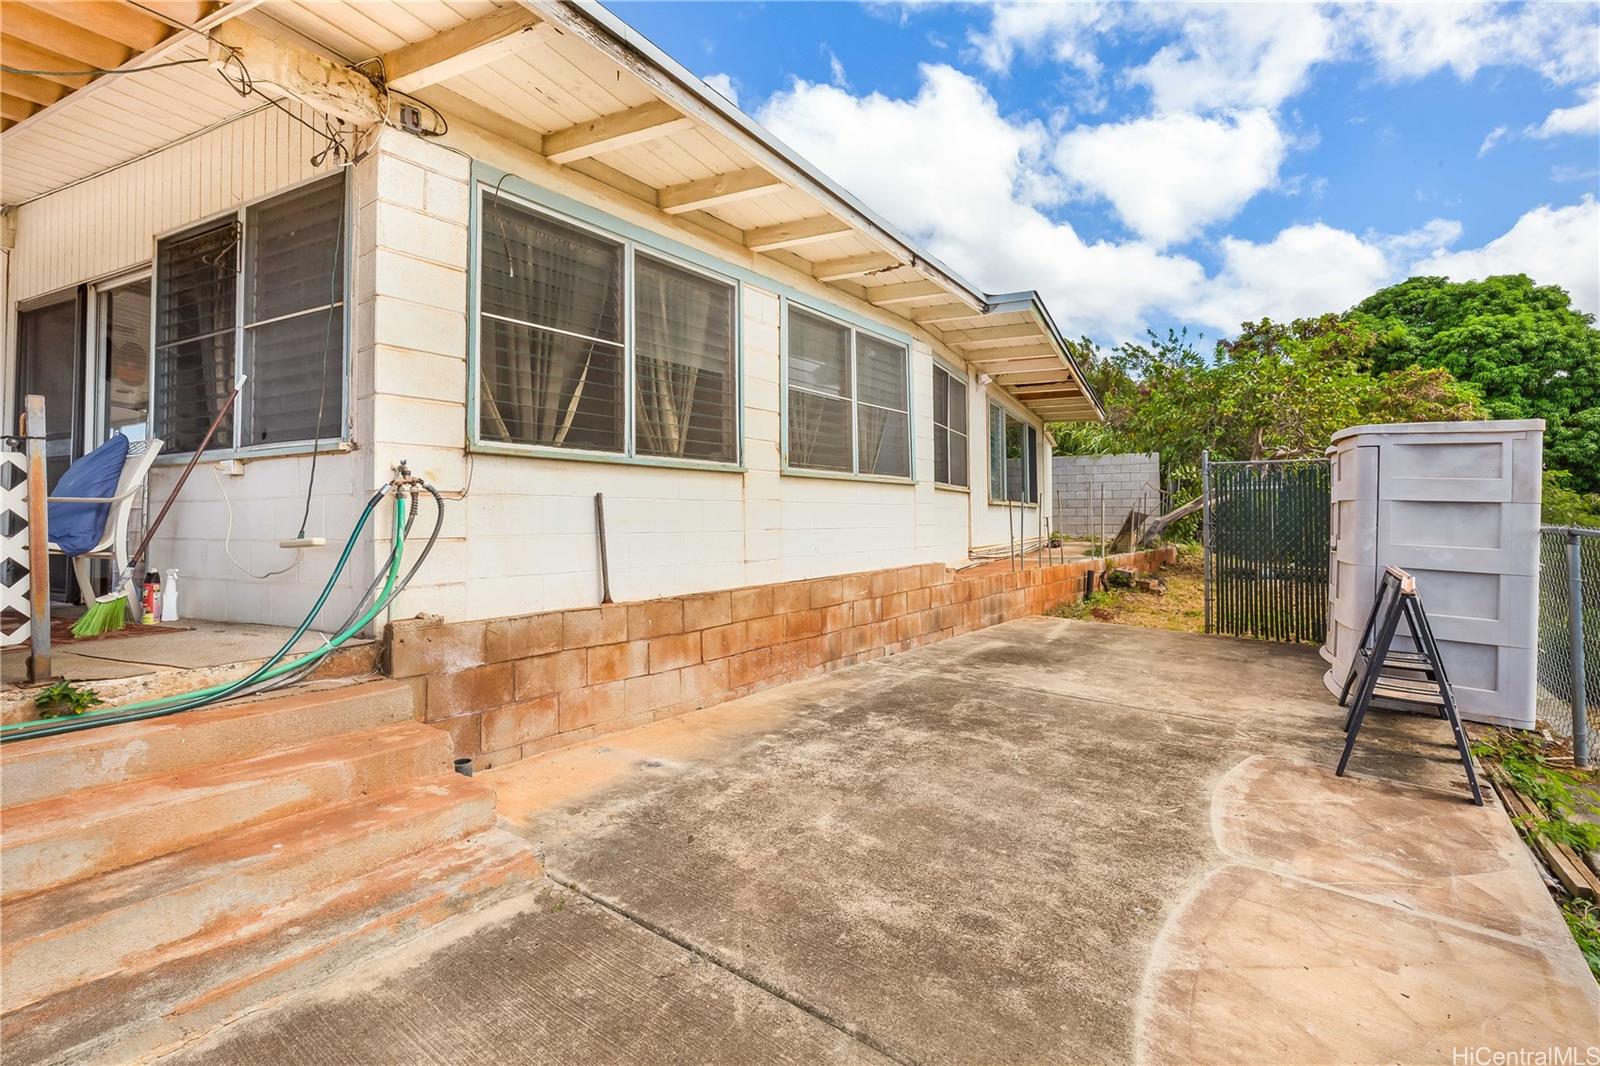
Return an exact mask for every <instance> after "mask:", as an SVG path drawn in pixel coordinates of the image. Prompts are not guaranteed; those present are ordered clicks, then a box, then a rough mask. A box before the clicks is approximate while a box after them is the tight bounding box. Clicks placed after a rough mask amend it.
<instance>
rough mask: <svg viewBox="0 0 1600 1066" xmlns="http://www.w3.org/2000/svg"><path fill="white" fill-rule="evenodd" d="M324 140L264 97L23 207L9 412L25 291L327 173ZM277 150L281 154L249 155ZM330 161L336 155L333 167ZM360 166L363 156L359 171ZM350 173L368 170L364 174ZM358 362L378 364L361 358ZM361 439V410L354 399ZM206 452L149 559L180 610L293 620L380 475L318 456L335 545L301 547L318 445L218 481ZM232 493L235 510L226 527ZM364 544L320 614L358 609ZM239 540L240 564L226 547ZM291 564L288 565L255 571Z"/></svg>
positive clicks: (77, 277)
mask: <svg viewBox="0 0 1600 1066" xmlns="http://www.w3.org/2000/svg"><path fill="white" fill-rule="evenodd" d="M317 148H318V145H317V143H316V140H315V138H314V137H313V136H311V135H310V133H309V132H308V131H306V130H305V128H304V127H302V126H300V125H299V124H298V123H296V122H294V121H293V120H292V119H291V118H290V117H288V116H286V115H284V114H283V113H281V112H279V111H277V110H275V109H272V108H267V109H265V110H262V111H258V112H255V113H253V114H251V115H248V116H246V117H244V118H241V119H239V120H238V121H236V122H232V123H229V124H227V125H226V126H222V127H218V128H217V129H214V130H211V131H208V132H207V133H204V134H201V135H200V136H197V137H194V138H191V139H189V140H187V141H184V142H182V143H180V144H177V145H174V146H173V147H171V148H169V149H167V150H166V151H163V152H158V153H155V154H153V155H150V156H145V157H143V158H140V159H137V160H134V161H133V162H131V163H128V164H127V165H126V166H122V167H118V168H117V169H115V170H112V171H109V172H107V173H105V174H101V175H99V176H97V177H94V178H90V179H88V180H86V181H83V182H79V183H78V184H76V185H72V186H69V187H67V188H66V189H63V190H61V191H60V192H58V193H54V194H52V195H50V196H46V197H42V198H40V199H38V200H35V201H32V202H30V203H27V204H23V205H21V206H20V207H19V208H17V210H16V215H15V217H16V227H17V230H16V247H15V249H14V251H13V252H12V253H10V255H9V256H8V259H9V263H8V270H7V279H8V282H9V291H8V292H7V293H6V294H5V299H4V302H3V309H4V315H5V323H6V328H5V331H4V332H5V338H4V344H5V351H6V368H5V373H4V381H5V392H6V400H7V402H6V404H5V405H4V406H5V407H6V408H7V410H6V416H7V417H8V418H9V417H11V415H12V413H13V411H14V405H15V403H16V402H17V400H16V399H15V398H14V397H12V396H11V395H10V393H11V391H12V389H11V386H12V385H13V384H14V382H15V380H16V376H15V363H14V360H15V336H14V330H13V329H12V328H11V326H12V324H13V323H14V322H15V321H16V302H17V301H21V300H27V299H31V298H33V297H36V296H43V295H47V294H49V293H52V292H57V291H60V290H62V289H64V288H68V287H72V286H77V285H81V284H85V283H89V282H93V281H95V280H97V279H99V278H102V277H106V276H108V275H115V274H120V273H124V272H127V271H131V270H135V269H138V268H140V267H146V266H148V265H149V264H150V262H151V260H152V258H153V256H154V253H155V244H156V238H157V237H158V236H160V235H162V234H165V233H168V232H170V231H173V230H176V229H180V228H182V227H184V226H188V225H190V224H193V223H197V222H200V221H203V220H205V219H208V218H211V217H214V216H216V215H218V214H219V213H221V212H224V211H229V210H235V209H237V208H238V206H239V205H240V204H241V203H244V202H247V201H251V200H255V199H258V198H260V197H263V196H267V195H270V194H272V193H274V192H276V191H278V190H280V189H283V188H286V187H288V186H290V185H293V184H297V183H299V182H301V181H304V180H306V179H307V178H310V177H312V176H314V175H315V174H317V173H318V172H319V171H318V168H316V167H314V166H312V164H311V162H310V159H311V156H312V155H313V154H314V153H315V152H316V150H317ZM264 159H271V160H272V161H273V164H272V165H271V166H260V165H252V161H259V160H264ZM331 168H332V164H331V163H328V164H325V165H324V166H323V167H322V168H321V171H322V172H327V171H328V170H330V169H331ZM360 170H361V167H355V168H352V171H354V172H358V171H360ZM347 180H350V181H354V182H359V180H360V179H359V176H358V175H357V174H355V173H351V174H348V175H347ZM352 363H353V365H352V373H353V374H355V375H356V376H360V375H362V374H366V375H367V376H368V377H369V378H370V376H371V370H370V368H363V367H361V366H360V365H359V361H358V360H357V359H354V358H353V360H352ZM352 414H353V416H354V418H355V420H356V422H357V425H358V429H357V437H358V439H359V433H360V430H359V421H360V412H359V411H357V410H356V409H355V408H354V407H352ZM180 469H181V467H178V466H174V465H171V464H163V465H158V466H157V467H156V468H155V469H154V471H153V472H152V474H151V477H150V500H151V513H152V514H153V513H154V512H155V511H156V510H158V509H159V508H160V506H161V503H162V501H164V500H165V499H166V497H167V495H168V494H169V493H170V492H171V491H172V488H173V486H174V485H175V484H176V482H177V478H178V475H179V472H180ZM212 469H213V468H212V464H211V463H209V462H206V463H202V464H199V465H197V466H196V467H195V471H194V473H193V474H192V475H191V476H190V478H189V481H188V484H187V485H186V486H185V487H184V489H183V492H182V494H181V495H180V496H179V497H178V502H177V503H176V504H175V505H174V507H173V509H172V512H171V513H170V514H169V515H168V516H167V519H166V521H165V522H164V523H163V525H162V527H161V529H160V531H159V532H158V534H157V536H156V539H155V541H154V542H153V544H152V546H151V552H150V566H151V567H153V568H155V569H159V570H161V571H163V572H165V571H166V570H168V569H170V568H173V567H176V568H177V569H178V570H179V572H180V582H179V588H180V594H179V610H180V612H181V613H182V614H183V615H185V616H188V617H197V618H211V619H220V620H225V621H250V622H268V623H275V624H285V625H287V624H293V623H295V622H298V621H299V620H300V619H301V617H303V616H304V614H305V612H306V610H307V609H308V608H309V606H310V605H311V603H312V602H313V601H314V600H315V598H316V595H317V593H318V592H320V591H321V589H322V587H323V585H324V583H325V582H326V580H327V577H328V574H329V572H330V571H331V569H332V566H333V562H334V560H335V558H336V557H337V552H338V550H339V547H341V546H342V545H343V543H344V540H345V537H346V536H347V534H348V533H349V530H350V526H351V522H352V519H353V518H354V516H355V514H356V512H357V511H358V510H359V508H360V505H361V503H362V502H364V500H365V498H366V495H367V492H368V491H370V490H369V489H368V488H367V485H368V482H369V480H370V479H369V477H368V476H367V470H368V464H367V460H366V457H365V456H363V455H362V454H361V453H360V452H359V451H354V452H350V451H343V450H332V449H330V450H328V451H325V452H324V454H322V455H321V456H320V457H319V458H318V462H317V469H316V482H315V486H314V490H313V492H312V496H311V509H310V513H309V517H308V518H307V522H306V533H307V535H309V536H321V537H326V538H327V539H328V541H329V546H328V547H326V548H314V549H307V550H305V551H303V552H301V553H299V554H298V556H297V555H296V553H295V552H293V551H288V550H284V549H281V548H279V547H278V541H280V540H282V539H286V538H290V537H293V536H295V534H296V533H297V532H299V528H300V517H301V514H302V513H303V512H304V510H305V500H306V488H307V482H308V478H309V476H310V457H309V456H308V455H298V456H280V457H272V458H258V459H251V460H248V461H247V462H245V463H244V467H243V470H244V472H243V473H242V474H241V475H237V476H233V475H225V476H224V477H223V478H222V481H223V484H222V485H221V486H220V487H219V485H218V483H217V479H216V477H215V475H214V474H213V472H212ZM223 493H226V497H227V500H228V501H229V503H230V504H231V506H232V509H233V532H232V534H231V536H230V535H229V534H228V528H227V511H226V509H225V507H224V505H223ZM370 550H371V549H370V542H364V543H363V544H362V546H361V547H360V548H359V550H358V552H357V556H356V566H355V567H354V568H352V570H351V572H349V573H348V574H347V576H346V578H345V579H344V580H343V581H341V582H340V584H339V586H338V587H337V588H336V589H335V591H334V594H333V595H332V597H331V598H330V600H329V603H328V607H327V608H326V610H325V611H324V613H323V616H322V621H323V622H324V623H326V624H331V623H333V622H337V621H338V620H340V619H341V618H343V617H344V616H345V615H346V614H347V613H348V612H349V610H350V607H351V605H352V603H353V601H354V597H355V595H356V593H357V592H358V591H359V590H360V589H361V588H362V587H364V586H365V584H366V579H365V578H364V577H362V576H361V575H362V573H364V572H365V568H367V567H368V566H369V565H370V564H369V562H368V560H369V559H370ZM230 552H231V554H232V556H233V559H235V560H237V563H235V562H234V561H233V560H230V559H229V557H228V556H229V553H230ZM286 565H287V566H289V569H288V570H287V572H285V573H283V574H279V575H275V576H273V577H270V578H266V579H257V578H253V577H250V576H248V575H247V574H246V572H245V571H246V570H249V571H253V572H254V573H256V574H264V573H266V572H268V571H270V570H277V569H280V568H283V567H285V566H286Z"/></svg>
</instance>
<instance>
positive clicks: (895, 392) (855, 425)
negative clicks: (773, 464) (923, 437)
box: [786, 306, 911, 477]
mask: <svg viewBox="0 0 1600 1066" xmlns="http://www.w3.org/2000/svg"><path fill="white" fill-rule="evenodd" d="M788 330H789V346H788V348H789V350H788V362H787V370H786V373H787V381H788V399H789V412H788V417H789V436H788V443H789V454H788V463H789V465H790V466H791V467H796V468H804V469H808V470H831V471H837V472H839V473H849V474H871V475H875V476H880V477H910V476H911V417H910V405H909V401H908V398H907V397H908V395H909V392H908V388H907V385H908V378H909V374H908V369H907V363H908V355H909V353H908V351H907V349H906V348H905V346H903V345H899V344H894V343H892V342H890V341H886V340H884V339H882V338H880V337H875V336H873V335H872V334H870V333H864V332H862V331H860V330H856V329H852V328H850V327H849V326H845V325H842V324H840V323H838V322H834V321H833V320H831V319H828V318H823V317H822V316H821V315H817V314H813V313H811V312H809V311H805V310H802V309H801V308H798V307H794V306H791V307H790V308H789V313H788Z"/></svg>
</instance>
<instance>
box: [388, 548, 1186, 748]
mask: <svg viewBox="0 0 1600 1066" xmlns="http://www.w3.org/2000/svg"><path fill="white" fill-rule="evenodd" d="M1172 553H1173V549H1171V548H1161V549H1156V550H1154V551H1146V552H1132V553H1128V554H1125V555H1117V556H1112V557H1111V558H1110V559H1108V560H1101V559H1080V560H1075V561H1073V562H1070V563H1066V564H1062V565H1059V566H1048V567H1042V568H1030V569H1024V570H1020V571H1012V570H1009V569H1005V568H1002V567H1001V566H995V567H986V568H982V569H981V570H980V571H977V572H969V573H965V574H963V573H960V572H957V571H952V570H950V569H948V568H946V567H945V565H944V564H943V563H924V564H921V565H918V566H905V567H898V568H894V569H886V570H878V571H875V572H872V573H861V574H845V575H842V576H838V577H819V578H811V579H808V580H803V581H785V582H779V583H775V584H767V585H756V586H748V587H744V588H736V589H729V590H724V591H720V592H707V593H699V594H695V595H689V596H674V597H666V598H662V599H656V600H647V601H644V602H639V603H617V604H608V605H605V606H601V607H589V608H581V609H577V610H569V611H550V612H545V613H542V614H532V615H521V616H517V617H512V618H497V619H493V620H488V621H470V622H447V621H443V620H440V619H437V618H431V619H429V618H423V619H413V620H409V621H404V622H395V623H393V624H391V625H390V626H389V627H388V629H387V631H386V633H385V640H386V643H387V653H386V659H387V667H388V672H389V673H390V674H391V675H392V676H394V677H399V678H411V679H413V683H414V684H415V685H417V686H418V688H419V693H418V705H419V706H420V707H422V708H423V717H424V719H425V720H426V721H428V722H430V723H432V724H433V725H435V726H438V727H439V728H440V729H444V730H446V731H448V732H449V733H450V735H451V737H452V738H453V739H454V741H455V752H456V754H457V755H458V756H474V757H475V758H476V759H477V764H478V766H479V767H480V768H482V767H486V766H496V765H501V764H504V763H508V762H514V761H516V760H518V759H521V758H525V757H527V756H529V755H534V754H537V753H539V752H542V751H545V750H548V749H550V748H553V747H559V746H561V745H564V744H571V743H576V742H578V741H582V740H588V739H591V738H593V737H596V736H600V735H602V734H605V733H609V732H613V731H615V730H618V729H625V728H627V727H629V726H633V725H639V724H641V723H643V722H648V721H652V720H654V719H656V718H663V717H666V716H668V715H672V714H677V713H681V712H683V711H687V710H692V709H694V708H697V707H707V706H710V705H712V704H715V703H721V702H723V701H725V700H729V699H734V698H737V697H739V696H743V695H747V694H749V693H751V692H755V691H757V690H759V689H763V688H768V687H771V686H773V685H780V684H784V683H787V682H790V681H796V680H799V679H800V678H803V677H807V676H810V675H814V674H819V673H823V672H825V671H828V670H833V669H837V668H839V667H843V666H850V665H852V664H855V663H858V662H863V661H865V660H868V659H873V658H877V657H879V656H882V655H887V654H893V653H895V652H899V651H905V650H908V649H910V648H913V647H917V646H919V645H922V644H929V643H933V642H934V641H938V640H943V639H945V638H946V637H952V636H955V635H957V634H960V633H968V632H971V631H973V630H975V629H982V628H984V627H986V626H991V625H997V624H998V623H1000V622H1006V621H1010V620H1011V619H1014V618H1020V617H1023V616H1025V615H1031V614H1039V613H1042V612H1044V611H1046V610H1049V609H1050V608H1052V607H1055V606H1058V605H1060V604H1062V603H1071V602H1076V601H1077V600H1078V599H1080V598H1081V597H1082V595H1083V592H1084V575H1085V574H1089V573H1097V574H1098V573H1103V572H1104V570H1105V568H1106V567H1107V565H1110V566H1124V567H1131V568H1133V569H1136V570H1142V571H1152V570H1154V569H1156V568H1158V567H1159V566H1161V565H1162V564H1163V563H1166V562H1170V561H1171V560H1172V558H1173V554H1172Z"/></svg>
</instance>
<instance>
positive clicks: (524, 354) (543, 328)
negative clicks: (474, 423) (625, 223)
mask: <svg viewBox="0 0 1600 1066" xmlns="http://www.w3.org/2000/svg"><path fill="white" fill-rule="evenodd" d="M483 207H484V225H483V227H482V238H481V239H482V242H483V255H482V264H483V265H482V270H481V272H480V284H481V287H482V288H481V301H482V312H483V313H482V321H481V329H482V333H481V335H480V340H479V363H480V375H481V387H480V393H479V398H480V414H479V432H480V434H481V436H482V437H483V438H484V439H485V440H495V441H503V442H508V443H518V444H539V445H545V446H548V447H556V448H585V449H590V450H595V451H610V452H621V451H622V450H623V447H624V443H625V442H624V439H623V436H624V434H623V416H624V408H625V395H626V394H625V393H624V391H623V389H624V385H623V381H624V377H623V376H624V373H625V368H624V361H623V360H624V351H623V325H622V306H623V305H622V286H623V260H624V249H623V246H622V245H621V244H620V243H618V242H616V241H611V240H607V239H606V238H604V237H600V236H598V235H596V234H593V233H590V232H589V231H587V230H583V229H579V228H578V227H576V226H570V225H567V224H566V223H564V222H560V221H557V220H555V219H553V218H549V217H547V216H545V215H542V214H539V213H537V212H534V211H530V210H528V209H527V208H524V207H522V206H520V205H517V204H514V203H511V202H509V201H507V200H503V199H501V198H499V197H492V196H491V197H487V198H486V199H485V201H484V205H483Z"/></svg>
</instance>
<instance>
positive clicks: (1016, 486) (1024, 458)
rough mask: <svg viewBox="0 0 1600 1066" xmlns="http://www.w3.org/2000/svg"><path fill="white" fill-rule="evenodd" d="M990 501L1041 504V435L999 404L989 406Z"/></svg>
mask: <svg viewBox="0 0 1600 1066" xmlns="http://www.w3.org/2000/svg"><path fill="white" fill-rule="evenodd" d="M989 498H990V499H991V500H994V501H996V502H1008V503H1038V502H1039V434H1038V431H1037V430H1035V429H1034V428H1033V427H1032V426H1030V425H1028V424H1027V423H1026V422H1024V421H1022V420H1021V419H1020V418H1018V417H1017V416H1016V415H1014V414H1012V413H1011V412H1010V411H1007V410H1006V409H1005V408H1003V407H1001V406H999V405H998V404H993V405H991V406H990V407H989Z"/></svg>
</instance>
